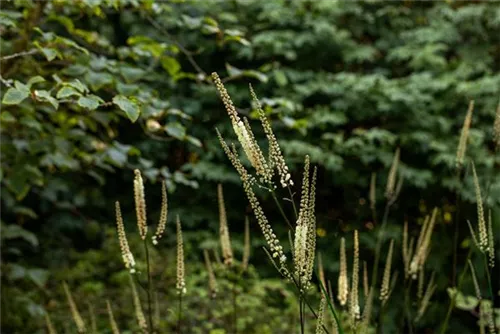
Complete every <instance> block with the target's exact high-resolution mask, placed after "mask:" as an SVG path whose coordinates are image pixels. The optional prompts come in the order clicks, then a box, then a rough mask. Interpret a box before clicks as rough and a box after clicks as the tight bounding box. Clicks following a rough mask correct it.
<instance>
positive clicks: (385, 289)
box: [380, 239, 394, 305]
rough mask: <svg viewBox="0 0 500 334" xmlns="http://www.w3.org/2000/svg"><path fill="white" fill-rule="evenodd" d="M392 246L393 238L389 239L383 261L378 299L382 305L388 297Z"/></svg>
mask: <svg viewBox="0 0 500 334" xmlns="http://www.w3.org/2000/svg"><path fill="white" fill-rule="evenodd" d="M393 248H394V239H393V240H391V245H390V246H389V252H388V253H387V260H386V261H385V269H384V276H383V279H382V287H381V289H380V300H381V301H382V305H385V303H386V302H387V300H388V299H389V283H390V280H391V264H392V251H393Z"/></svg>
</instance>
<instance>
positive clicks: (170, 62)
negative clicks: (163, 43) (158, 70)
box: [161, 56, 181, 76]
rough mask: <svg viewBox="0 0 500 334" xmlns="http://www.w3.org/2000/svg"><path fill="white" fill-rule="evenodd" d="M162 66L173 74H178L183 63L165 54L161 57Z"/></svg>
mask: <svg viewBox="0 0 500 334" xmlns="http://www.w3.org/2000/svg"><path fill="white" fill-rule="evenodd" d="M161 66H162V67H163V68H164V69H165V70H166V71H167V72H168V74H170V75H171V76H174V75H176V74H177V73H178V72H179V71H180V69H181V65H180V64H179V62H178V61H177V59H175V58H173V57H169V56H164V57H162V58H161Z"/></svg>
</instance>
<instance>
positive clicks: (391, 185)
mask: <svg viewBox="0 0 500 334" xmlns="http://www.w3.org/2000/svg"><path fill="white" fill-rule="evenodd" d="M399 154H400V151H399V147H398V148H397V149H396V152H395V153H394V158H393V160H392V165H391V169H390V170H389V176H388V177H387V186H386V188H385V197H386V198H387V199H388V200H392V198H393V196H394V190H395V187H396V176H397V174H398V166H399Z"/></svg>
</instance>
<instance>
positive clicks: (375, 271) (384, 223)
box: [371, 203, 391, 288]
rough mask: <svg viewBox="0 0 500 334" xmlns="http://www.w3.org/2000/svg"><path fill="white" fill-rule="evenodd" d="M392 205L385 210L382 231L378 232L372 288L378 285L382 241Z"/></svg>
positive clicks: (388, 205)
mask: <svg viewBox="0 0 500 334" xmlns="http://www.w3.org/2000/svg"><path fill="white" fill-rule="evenodd" d="M390 207H391V205H390V204H389V203H387V204H386V206H385V210H384V217H383V218H382V224H381V225H380V230H379V232H378V236H377V244H376V246H375V262H374V265H373V271H372V284H371V286H372V288H375V286H376V285H377V280H378V277H377V276H378V265H379V262H380V251H381V249H382V239H383V237H384V232H385V226H386V225H387V218H388V216H389V209H390Z"/></svg>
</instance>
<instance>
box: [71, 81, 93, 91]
mask: <svg viewBox="0 0 500 334" xmlns="http://www.w3.org/2000/svg"><path fill="white" fill-rule="evenodd" d="M67 85H68V86H71V87H73V88H75V89H76V90H77V91H79V92H80V93H87V92H88V91H89V89H88V87H87V86H86V85H84V84H83V83H82V82H81V81H80V80H78V79H75V80H73V81H71V82H68V83H67Z"/></svg>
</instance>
